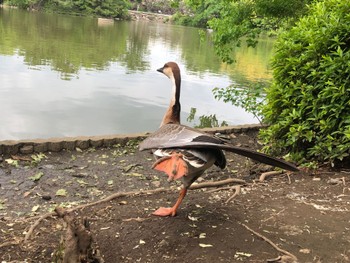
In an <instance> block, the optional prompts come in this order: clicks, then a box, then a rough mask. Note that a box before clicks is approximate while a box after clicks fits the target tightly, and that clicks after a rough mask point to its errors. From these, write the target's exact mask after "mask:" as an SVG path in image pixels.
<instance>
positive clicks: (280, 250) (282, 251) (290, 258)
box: [241, 223, 298, 263]
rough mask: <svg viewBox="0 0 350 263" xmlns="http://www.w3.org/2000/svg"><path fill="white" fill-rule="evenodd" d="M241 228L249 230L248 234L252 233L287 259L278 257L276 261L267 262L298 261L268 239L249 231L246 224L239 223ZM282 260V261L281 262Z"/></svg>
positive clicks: (292, 262) (251, 230) (294, 262)
mask: <svg viewBox="0 0 350 263" xmlns="http://www.w3.org/2000/svg"><path fill="white" fill-rule="evenodd" d="M241 225H242V226H244V227H245V228H246V229H247V230H249V231H250V232H252V233H253V234H254V235H256V236H258V237H260V238H262V239H263V240H264V241H266V242H267V243H269V244H270V245H271V246H272V247H273V248H274V249H276V250H277V251H278V252H281V253H283V254H284V255H285V256H287V257H285V256H284V257H283V256H281V257H278V258H276V259H273V260H272V261H271V260H269V261H268V262H291V263H296V262H298V259H297V257H296V256H294V255H293V254H292V253H290V252H288V251H287V250H284V249H282V248H280V247H278V246H277V245H276V244H275V243H274V242H272V241H271V240H270V239H268V238H267V237H265V236H264V235H262V234H260V233H258V232H256V231H255V230H253V229H251V228H250V227H249V226H247V225H246V224H243V223H241ZM282 260H283V261H282Z"/></svg>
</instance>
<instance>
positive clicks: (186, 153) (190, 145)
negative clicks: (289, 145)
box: [139, 62, 298, 216]
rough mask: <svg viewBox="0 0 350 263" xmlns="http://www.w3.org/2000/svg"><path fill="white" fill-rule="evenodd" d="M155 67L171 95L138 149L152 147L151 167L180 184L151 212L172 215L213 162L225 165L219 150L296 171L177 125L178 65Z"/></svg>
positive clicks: (224, 159) (167, 64)
mask: <svg viewBox="0 0 350 263" xmlns="http://www.w3.org/2000/svg"><path fill="white" fill-rule="evenodd" d="M157 71H159V72H161V73H163V74H164V75H166V76H167V77H168V78H169V79H170V80H171V82H172V97H171V101H170V104H169V107H168V110H167V111H166V113H165V115H164V117H163V120H162V122H161V125H160V128H159V129H158V130H157V131H155V132H154V133H153V134H151V135H150V136H149V137H147V138H146V139H145V140H144V141H143V142H141V143H140V146H139V149H140V151H143V150H152V152H153V154H154V156H155V157H156V159H157V160H156V162H155V163H154V164H153V166H152V168H154V169H156V170H159V171H163V172H165V173H166V174H168V177H169V180H174V179H175V180H176V179H182V182H183V188H182V189H181V191H180V196H179V198H178V200H177V202H176V203H175V205H174V206H173V207H170V208H165V207H161V208H159V209H158V210H156V211H155V212H154V213H153V214H154V215H158V216H174V215H176V211H177V208H178V207H179V206H180V204H181V202H182V200H183V198H184V197H185V195H186V193H187V189H188V187H189V186H190V185H191V184H192V183H193V182H194V181H195V180H196V179H197V178H198V177H199V176H201V175H202V174H203V173H204V171H205V170H207V169H208V168H210V167H211V166H212V165H216V166H218V167H220V168H221V169H224V168H225V167H226V158H225V155H224V152H223V150H226V151H230V152H233V153H236V154H240V155H243V156H246V157H249V158H251V159H254V160H256V161H259V162H262V163H265V164H269V165H272V166H276V167H280V168H283V169H286V170H290V171H298V168H296V167H295V166H294V165H292V164H290V163H288V162H286V161H283V160H280V159H277V158H274V157H272V156H268V155H266V154H263V153H259V152H255V151H252V150H250V149H246V148H241V147H236V146H233V145H229V144H227V143H225V142H224V141H222V140H220V139H219V138H217V137H214V136H210V135H208V134H205V133H202V132H200V131H198V130H196V129H193V128H190V127H188V126H185V125H181V124H180V111H181V106H180V85H181V75H180V69H179V67H178V65H177V64H176V63H175V62H168V63H166V64H165V65H164V66H163V67H162V68H160V69H158V70H157Z"/></svg>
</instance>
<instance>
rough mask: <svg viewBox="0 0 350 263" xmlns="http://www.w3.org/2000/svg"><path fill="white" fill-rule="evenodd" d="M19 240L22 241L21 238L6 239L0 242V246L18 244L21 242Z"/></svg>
mask: <svg viewBox="0 0 350 263" xmlns="http://www.w3.org/2000/svg"><path fill="white" fill-rule="evenodd" d="M21 241H22V239H19V240H12V241H6V242H4V243H1V244H0V248H3V247H9V246H14V245H18V244H19V243H21Z"/></svg>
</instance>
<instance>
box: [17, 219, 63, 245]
mask: <svg viewBox="0 0 350 263" xmlns="http://www.w3.org/2000/svg"><path fill="white" fill-rule="evenodd" d="M54 215H56V213H55V212H50V213H46V214H43V215H42V216H40V217H39V218H38V219H37V220H36V221H35V222H34V224H32V225H31V226H30V228H29V230H28V232H27V233H26V235H25V237H24V240H23V242H24V243H25V242H27V241H28V239H29V238H30V236H31V235H32V234H33V231H34V229H35V228H36V227H37V226H38V225H39V224H40V222H41V221H42V220H44V219H46V218H48V217H50V216H54Z"/></svg>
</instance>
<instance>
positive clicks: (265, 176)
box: [259, 170, 284, 182]
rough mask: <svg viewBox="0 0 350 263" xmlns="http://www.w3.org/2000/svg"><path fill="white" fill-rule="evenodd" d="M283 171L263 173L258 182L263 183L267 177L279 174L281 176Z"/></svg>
mask: <svg viewBox="0 0 350 263" xmlns="http://www.w3.org/2000/svg"><path fill="white" fill-rule="evenodd" d="M283 173H284V171H282V170H281V171H270V172H265V173H262V174H261V175H260V177H259V182H263V181H265V180H266V178H267V177H269V176H273V175H279V174H283Z"/></svg>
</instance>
